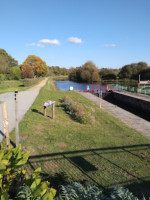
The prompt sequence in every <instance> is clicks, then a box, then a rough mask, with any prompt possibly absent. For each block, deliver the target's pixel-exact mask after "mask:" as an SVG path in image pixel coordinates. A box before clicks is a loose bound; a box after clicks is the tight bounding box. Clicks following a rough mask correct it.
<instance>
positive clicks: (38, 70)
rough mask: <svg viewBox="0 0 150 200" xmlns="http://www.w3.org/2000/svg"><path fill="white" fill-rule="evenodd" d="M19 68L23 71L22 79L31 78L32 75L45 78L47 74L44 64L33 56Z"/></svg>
mask: <svg viewBox="0 0 150 200" xmlns="http://www.w3.org/2000/svg"><path fill="white" fill-rule="evenodd" d="M21 68H22V70H23V71H22V75H23V77H24V78H31V77H32V75H33V76H38V77H40V76H46V75H47V73H48V67H47V65H46V63H45V62H44V61H43V60H42V59H41V58H40V57H38V56H35V55H30V56H28V57H27V59H26V60H25V61H24V63H23V64H22V67H21ZM26 68H27V69H26ZM31 71H32V72H31ZM26 76H30V77H26Z"/></svg>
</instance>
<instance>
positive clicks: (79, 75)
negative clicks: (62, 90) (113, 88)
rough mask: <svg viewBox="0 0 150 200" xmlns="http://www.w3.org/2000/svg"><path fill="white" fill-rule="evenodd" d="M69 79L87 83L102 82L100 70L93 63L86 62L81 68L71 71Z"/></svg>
mask: <svg viewBox="0 0 150 200" xmlns="http://www.w3.org/2000/svg"><path fill="white" fill-rule="evenodd" d="M69 79H70V80H72V81H77V82H85V83H93V82H99V81H100V80H101V78H100V75H99V70H98V69H97V67H96V66H95V65H94V63H93V62H91V61H88V62H86V63H85V64H84V65H82V66H81V67H76V68H72V69H70V70H69Z"/></svg>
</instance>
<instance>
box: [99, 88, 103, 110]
mask: <svg viewBox="0 0 150 200" xmlns="http://www.w3.org/2000/svg"><path fill="white" fill-rule="evenodd" d="M99 107H100V108H101V107H102V90H101V91H100V93H99Z"/></svg>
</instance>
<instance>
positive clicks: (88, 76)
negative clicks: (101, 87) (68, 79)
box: [81, 70, 91, 83]
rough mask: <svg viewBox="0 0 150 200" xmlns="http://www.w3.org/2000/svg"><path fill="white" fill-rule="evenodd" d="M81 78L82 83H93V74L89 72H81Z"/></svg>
mask: <svg viewBox="0 0 150 200" xmlns="http://www.w3.org/2000/svg"><path fill="white" fill-rule="evenodd" d="M81 78H82V81H83V82H85V83H90V82H91V74H90V72H89V71H88V70H83V71H82V72H81Z"/></svg>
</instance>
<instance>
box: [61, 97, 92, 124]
mask: <svg viewBox="0 0 150 200" xmlns="http://www.w3.org/2000/svg"><path fill="white" fill-rule="evenodd" d="M61 106H62V107H63V108H64V110H65V111H66V113H67V114H69V115H70V116H71V117H72V118H73V119H74V120H76V121H78V122H80V123H82V124H88V123H91V122H92V117H91V114H90V113H89V112H88V110H87V108H85V107H84V106H83V105H82V104H81V103H79V102H73V101H72V99H71V98H70V97H68V96H65V97H64V98H63V99H62V103H61Z"/></svg>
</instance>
